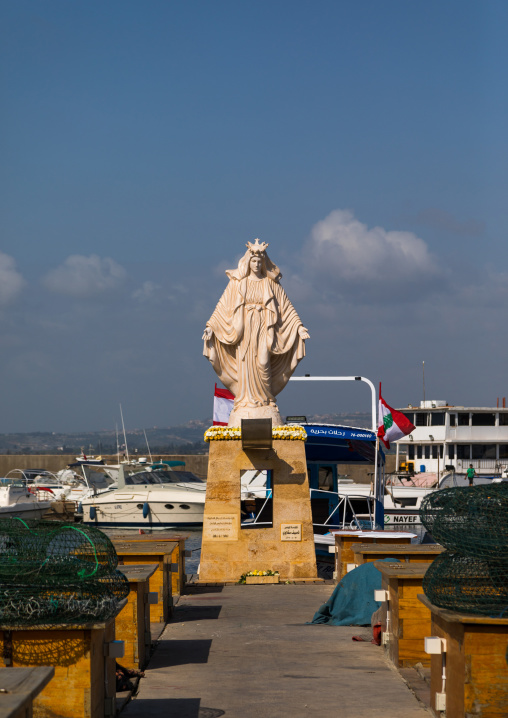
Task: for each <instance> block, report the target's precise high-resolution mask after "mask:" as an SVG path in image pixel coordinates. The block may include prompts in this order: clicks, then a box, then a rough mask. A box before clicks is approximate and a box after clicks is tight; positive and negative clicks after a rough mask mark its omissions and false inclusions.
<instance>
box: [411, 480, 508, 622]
mask: <svg viewBox="0 0 508 718" xmlns="http://www.w3.org/2000/svg"><path fill="white" fill-rule="evenodd" d="M420 516H421V519H422V523H423V524H424V526H425V528H426V529H427V530H428V531H430V533H431V534H432V536H433V537H434V539H435V540H436V541H438V542H439V543H440V544H442V545H443V546H444V547H445V548H446V549H448V550H447V551H445V552H444V553H442V554H441V555H440V556H438V557H437V558H436V559H434V561H433V562H432V564H431V566H430V567H429V569H428V571H427V573H426V574H425V577H424V579H423V590H424V591H425V594H426V595H427V597H428V599H429V600H430V601H431V602H432V603H434V604H435V605H436V606H439V607H440V608H447V609H449V610H451V611H459V612H461V613H472V614H478V615H485V616H506V615H508V483H496V484H482V485H479V486H473V487H464V488H462V487H457V488H452V489H440V490H439V491H433V492H432V493H430V494H428V495H427V496H426V497H425V498H424V499H423V501H422V504H421V508H420Z"/></svg>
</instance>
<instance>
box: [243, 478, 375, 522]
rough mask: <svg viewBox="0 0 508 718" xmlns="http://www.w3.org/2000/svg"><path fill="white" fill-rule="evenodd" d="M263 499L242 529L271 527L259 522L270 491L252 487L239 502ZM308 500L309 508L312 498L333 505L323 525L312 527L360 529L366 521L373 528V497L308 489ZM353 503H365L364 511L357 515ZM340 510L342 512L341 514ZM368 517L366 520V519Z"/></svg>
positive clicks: (244, 490)
mask: <svg viewBox="0 0 508 718" xmlns="http://www.w3.org/2000/svg"><path fill="white" fill-rule="evenodd" d="M260 494H261V495H260ZM317 494H323V496H317ZM263 496H264V497H265V500H264V502H263V504H262V506H261V508H260V509H259V511H257V512H256V513H255V514H254V515H253V516H251V518H250V519H249V520H248V521H242V522H241V523H240V525H241V526H242V527H245V528H247V527H249V526H271V525H272V521H259V517H260V516H261V515H262V513H263V510H264V509H265V507H266V505H267V503H268V501H269V500H270V499H271V498H273V493H272V489H267V488H264V487H257V486H256V487H252V488H251V489H243V490H241V492H240V500H241V501H248V500H253V499H259V498H263ZM310 498H311V507H312V499H313V498H327V499H332V500H333V502H334V503H335V502H336V503H335V505H334V506H333V508H332V510H331V511H330V513H329V515H328V517H327V518H326V520H325V521H324V523H317V522H313V526H315V527H319V528H328V529H331V528H341V529H347V528H352V527H353V526H354V527H356V528H358V529H361V528H366V527H365V526H362V522H364V523H365V521H368V523H370V527H371V528H375V515H374V497H373V496H361V495H359V496H354V495H348V494H344V495H341V494H340V493H338V492H335V491H325V490H323V489H310ZM352 501H354V502H355V503H356V502H358V501H363V502H365V507H366V510H365V512H364V513H362V514H360V515H359V516H358V515H357V512H356V510H355V508H354V507H353V504H352V503H351V502H352ZM341 509H342V512H341ZM337 512H339V514H340V513H341V515H342V519H339V521H338V522H337V523H334V522H333V521H331V519H332V518H333V516H334V515H336V514H337ZM367 516H368V519H367ZM364 517H365V518H364Z"/></svg>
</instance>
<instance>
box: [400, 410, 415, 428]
mask: <svg viewBox="0 0 508 718" xmlns="http://www.w3.org/2000/svg"><path fill="white" fill-rule="evenodd" d="M402 413H403V414H404V416H405V417H406V419H407V420H408V421H410V422H411V423H412V424H414V423H415V415H414V411H403V412H402ZM415 426H416V424H415Z"/></svg>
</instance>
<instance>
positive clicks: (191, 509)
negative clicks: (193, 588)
mask: <svg viewBox="0 0 508 718" xmlns="http://www.w3.org/2000/svg"><path fill="white" fill-rule="evenodd" d="M117 477H118V478H117V486H118V488H116V489H113V490H111V489H110V490H109V491H105V492H103V493H101V494H98V495H96V496H91V497H89V498H86V499H84V500H83V501H82V502H81V506H80V509H81V510H82V515H83V523H87V524H92V525H95V526H104V527H107V526H110V527H118V528H149V529H152V530H153V529H159V528H160V529H163V528H178V527H180V528H184V527H189V528H190V527H192V526H201V525H202V523H203V511H204V506H205V496H206V482H205V481H203V480H202V479H199V478H198V477H197V476H195V475H194V474H192V473H191V472H189V471H157V470H150V471H138V472H137V473H132V474H127V472H126V471H125V469H124V467H123V466H122V465H120V466H119V469H118V472H117Z"/></svg>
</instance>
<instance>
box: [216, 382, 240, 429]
mask: <svg viewBox="0 0 508 718" xmlns="http://www.w3.org/2000/svg"><path fill="white" fill-rule="evenodd" d="M234 400H235V397H234V396H233V394H232V393H231V392H230V391H228V390H227V389H220V388H219V389H218V388H217V384H216V385H215V393H214V395H213V425H214V426H227V425H228V421H229V415H230V414H231V410H232V409H233V402H234Z"/></svg>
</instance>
